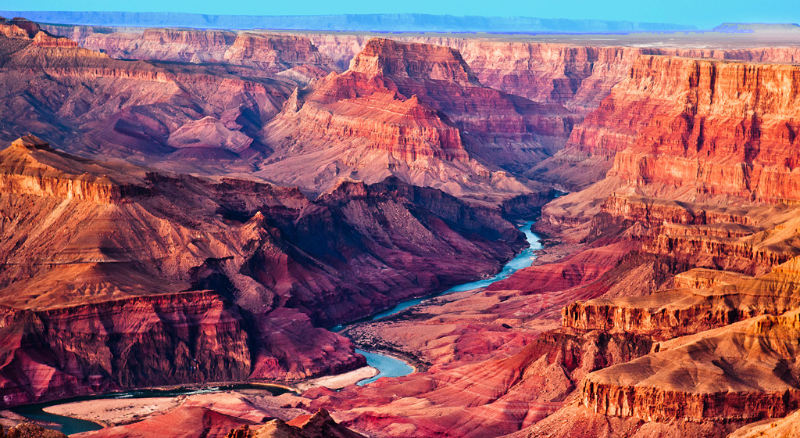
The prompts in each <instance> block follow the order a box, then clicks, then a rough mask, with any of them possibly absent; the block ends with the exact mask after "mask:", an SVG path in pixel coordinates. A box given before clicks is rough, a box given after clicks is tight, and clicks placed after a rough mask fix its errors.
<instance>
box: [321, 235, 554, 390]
mask: <svg viewBox="0 0 800 438" xmlns="http://www.w3.org/2000/svg"><path fill="white" fill-rule="evenodd" d="M532 225H533V222H532V221H531V222H525V223H524V224H523V225H522V226H520V231H522V232H523V233H525V239H526V240H527V241H528V247H527V248H525V249H524V250H522V252H520V253H519V254H517V256H516V257H514V258H513V259H511V260H510V261H509V262H508V263H506V264H505V266H503V270H502V271H500V272H499V273H497V275H495V276H494V277H492V278H487V279H485V280H478V281H473V282H470V283H464V284H459V285H457V286H453V287H451V288H450V289H447V290H445V291H443V292H440V293H438V294H436V295H433V296H426V297H422V298H414V299H411V300H408V301H403V302H401V303H399V304H397V305H396V306H394V307H392V308H391V309H388V310H384V311H383V312H379V313H376V314H374V315H372V316H371V317H370V318H369V319H367V321H375V320H376V319H380V318H385V317H387V316H391V315H394V314H396V313H400V312H402V311H403V310H406V309H408V308H409V307H413V306H416V305H417V304H420V303H421V302H423V301H425V300H428V299H430V298H433V297H438V296H442V295H447V294H450V293H453V292H464V291H468V290H475V289H480V288H484V287H487V286H489V285H490V284H492V283H494V282H495V281H499V280H503V279H505V278H508V276H510V275H511V274H513V273H514V272H516V271H518V270H520V269H523V268H527V267H529V266H531V265H532V264H533V261H534V260H535V259H536V251H538V250H540V249H542V243H541V241H540V238H539V236H537V235H536V234H534V232H533V231H531V226H532ZM346 326H347V325H342V326H337V327H336V328H335V329H334V330H336V331H338V330H341V329H343V328H344V327H346ZM356 352H358V353H361V354H363V355H364V357H366V358H367V365H369V366H371V367H373V368H376V369H377V370H378V371H379V373H378V374H377V375H376V376H374V377H370V378H369V379H364V380H361V381H359V382H358V383H357V385H366V384H369V383H372V382H374V381H376V380H378V379H380V378H381V377H400V376H405V375H407V374H411V373H413V372H414V368H413V367H412V366H411V365H409V364H407V363H406V362H405V361H402V360H400V359H397V358H394V357H392V356H387V355H385V354H379V353H372V352H368V351H363V350H356Z"/></svg>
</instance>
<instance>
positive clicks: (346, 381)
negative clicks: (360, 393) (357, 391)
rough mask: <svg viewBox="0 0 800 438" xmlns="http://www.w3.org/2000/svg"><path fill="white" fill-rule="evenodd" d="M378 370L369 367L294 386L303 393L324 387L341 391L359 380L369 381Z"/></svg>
mask: <svg viewBox="0 0 800 438" xmlns="http://www.w3.org/2000/svg"><path fill="white" fill-rule="evenodd" d="M378 372H379V371H378V370H377V369H375V368H372V367H370V366H366V367H362V368H359V369H357V370H353V371H349V372H346V373H343V374H337V375H335V376H324V377H318V378H316V379H311V380H308V381H305V382H302V383H298V384H297V385H295V388H297V390H298V391H305V390H307V389H310V388H316V387H318V386H324V387H326V388H328V389H341V388H344V387H345V386H348V385H353V384H355V383H357V382H359V381H361V380H364V379H369V378H370V377H374V376H376V375H377V374H378Z"/></svg>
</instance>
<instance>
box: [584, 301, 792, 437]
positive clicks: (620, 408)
mask: <svg viewBox="0 0 800 438" xmlns="http://www.w3.org/2000/svg"><path fill="white" fill-rule="evenodd" d="M797 321H798V320H797V312H791V313H788V314H786V315H782V316H764V317H760V318H756V319H755V320H753V321H752V322H751V321H746V322H744V323H740V324H736V325H733V326H730V327H726V328H724V329H722V330H718V331H716V332H713V333H709V334H708V335H706V336H699V337H698V338H697V339H692V340H690V341H688V342H681V341H680V340H676V341H674V342H676V343H678V345H676V346H675V347H672V346H671V345H668V343H667V345H666V346H665V347H663V348H666V350H662V351H661V352H658V353H654V354H650V355H647V356H644V357H642V358H639V359H634V360H632V361H631V362H628V363H625V364H621V365H615V366H613V367H609V368H607V369H603V370H600V371H596V372H594V373H591V374H589V375H588V376H587V377H586V379H585V380H584V382H583V383H582V387H581V399H580V403H581V404H582V405H584V406H586V407H588V408H589V409H591V410H593V411H595V412H598V413H602V414H605V415H609V416H621V417H636V418H639V419H642V420H644V421H659V422H667V421H672V420H677V419H686V420H689V421H697V422H701V421H717V422H729V421H734V422H735V421H754V420H760V419H763V418H776V417H783V416H786V415H787V414H789V413H790V412H791V411H793V410H795V409H797V408H798V406H800V382H798V381H796V379H795V378H794V377H792V376H791V375H789V374H788V373H785V372H784V371H782V370H786V369H794V368H795V367H796V366H797V365H796V364H795V360H796V355H797V352H796V351H795V350H796V340H797V339H798V337H799V336H800V332H798V325H797ZM670 347H672V348H670ZM677 376H687V377H688V376H692V377H691V378H690V379H688V378H680V377H677ZM676 377H677V378H676Z"/></svg>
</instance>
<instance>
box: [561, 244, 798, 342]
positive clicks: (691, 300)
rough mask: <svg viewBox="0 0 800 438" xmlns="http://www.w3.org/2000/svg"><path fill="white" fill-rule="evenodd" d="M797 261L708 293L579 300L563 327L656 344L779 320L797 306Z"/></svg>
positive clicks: (686, 291)
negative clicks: (764, 318) (642, 337)
mask: <svg viewBox="0 0 800 438" xmlns="http://www.w3.org/2000/svg"><path fill="white" fill-rule="evenodd" d="M797 264H798V259H797V258H793V259H792V260H790V261H788V262H786V263H783V264H781V265H779V266H776V267H775V268H773V269H772V271H771V272H770V273H768V274H765V275H762V276H759V277H756V278H752V279H746V278H745V279H742V280H741V281H737V282H734V283H732V284H727V285H721V286H716V287H712V288H710V289H699V290H697V289H695V290H690V289H676V290H671V291H666V292H660V293H656V294H653V295H649V296H645V297H631V298H617V299H611V300H603V299H598V300H590V301H585V302H583V301H578V302H575V303H573V304H571V305H569V306H567V307H566V308H565V309H564V311H563V316H564V320H563V325H564V326H567V327H573V328H578V329H584V330H607V331H618V330H624V331H627V332H635V333H644V334H649V335H653V336H656V337H658V338H660V339H670V338H672V337H674V336H681V335H687V334H692V333H697V332H700V331H703V330H709V329H712V328H715V327H721V326H725V325H728V324H732V323H734V322H737V321H741V320H744V319H747V318H752V317H755V316H758V315H763V314H768V315H780V314H782V313H784V312H787V311H789V310H791V309H793V308H795V307H797V306H798V305H799V304H800V303H799V302H798V295H797V293H798V276H797V272H798V271H797Z"/></svg>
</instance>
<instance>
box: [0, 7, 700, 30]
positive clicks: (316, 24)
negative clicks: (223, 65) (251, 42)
mask: <svg viewBox="0 0 800 438" xmlns="http://www.w3.org/2000/svg"><path fill="white" fill-rule="evenodd" d="M0 15H2V16H4V17H7V18H11V17H25V18H27V19H29V20H34V21H39V22H46V23H70V24H87V25H105V26H142V27H164V26H168V27H174V26H179V27H194V28H216V29H297V30H326V31H378V32H384V31H385V32H502V33H506V32H519V33H525V32H535V33H598V32H600V33H603V32H613V33H625V32H653V31H681V30H696V27H695V26H690V25H684V24H670V23H639V22H631V21H603V20H567V19H544V18H529V17H478V16H469V17H456V16H453V15H426V14H370V15H366V14H365V15H293V16H257V15H203V14H187V13H158V12H72V11H0Z"/></svg>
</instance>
